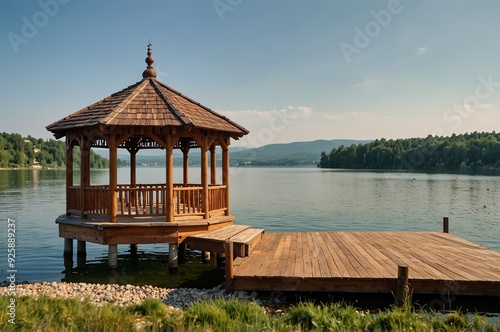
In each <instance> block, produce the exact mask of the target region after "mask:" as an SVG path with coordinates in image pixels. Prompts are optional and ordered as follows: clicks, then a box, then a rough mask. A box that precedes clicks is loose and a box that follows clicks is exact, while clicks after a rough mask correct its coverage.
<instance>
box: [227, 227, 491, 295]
mask: <svg viewBox="0 0 500 332" xmlns="http://www.w3.org/2000/svg"><path fill="white" fill-rule="evenodd" d="M398 266H399V267H404V268H406V267H407V272H408V287H409V290H410V292H412V293H414V294H417V293H421V294H445V295H446V294H452V295H488V296H500V252H497V251H495V250H491V249H488V248H485V247H482V246H480V245H477V244H475V243H472V242H469V241H466V240H464V239H462V238H459V237H457V236H453V235H450V234H447V233H434V232H411V233H410V232H293V233H265V234H264V235H263V236H262V239H261V241H260V242H259V243H258V244H256V245H255V247H254V248H253V252H252V254H251V255H250V256H249V257H244V258H240V257H238V258H236V259H235V260H234V263H233V266H232V268H230V269H229V271H230V273H231V274H232V275H231V277H232V278H230V280H228V281H230V282H231V283H232V289H234V290H269V291H271V290H274V291H326V292H357V293H391V292H394V293H396V291H397V285H398ZM400 277H401V276H400Z"/></svg>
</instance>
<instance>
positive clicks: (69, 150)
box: [66, 137, 73, 216]
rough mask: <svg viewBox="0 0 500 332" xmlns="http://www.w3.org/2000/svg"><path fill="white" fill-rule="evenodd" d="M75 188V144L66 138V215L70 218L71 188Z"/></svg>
mask: <svg viewBox="0 0 500 332" xmlns="http://www.w3.org/2000/svg"><path fill="white" fill-rule="evenodd" d="M71 186H73V143H72V142H71V141H70V140H69V139H68V138H67V137H66V215H67V216H69V215H70V214H69V212H68V210H69V201H70V197H69V187H71Z"/></svg>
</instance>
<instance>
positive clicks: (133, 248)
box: [130, 243, 139, 254]
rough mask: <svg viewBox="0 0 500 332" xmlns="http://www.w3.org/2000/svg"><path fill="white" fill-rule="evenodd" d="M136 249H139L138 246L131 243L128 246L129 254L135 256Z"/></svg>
mask: <svg viewBox="0 0 500 332" xmlns="http://www.w3.org/2000/svg"><path fill="white" fill-rule="evenodd" d="M137 248H139V246H138V245H137V244H135V243H132V244H131V245H130V253H131V254H137Z"/></svg>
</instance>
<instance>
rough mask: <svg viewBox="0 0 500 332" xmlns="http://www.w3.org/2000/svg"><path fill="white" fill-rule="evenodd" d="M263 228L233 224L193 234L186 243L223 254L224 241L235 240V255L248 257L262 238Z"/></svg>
mask: <svg viewBox="0 0 500 332" xmlns="http://www.w3.org/2000/svg"><path fill="white" fill-rule="evenodd" d="M263 233H264V230H263V229H255V228H251V227H250V226H244V225H231V226H227V227H222V228H219V229H216V230H213V231H209V232H204V233H200V234H196V235H191V236H189V237H188V238H187V239H186V243H187V244H188V246H189V247H190V248H191V249H194V250H202V251H210V252H215V253H218V254H223V253H224V252H225V251H224V242H225V241H232V242H233V252H234V256H235V257H246V256H248V255H249V254H250V252H251V251H252V250H253V248H254V247H255V245H256V244H257V243H258V242H259V241H260V240H261V238H262V234H263Z"/></svg>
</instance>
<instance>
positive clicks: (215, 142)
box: [47, 44, 248, 265]
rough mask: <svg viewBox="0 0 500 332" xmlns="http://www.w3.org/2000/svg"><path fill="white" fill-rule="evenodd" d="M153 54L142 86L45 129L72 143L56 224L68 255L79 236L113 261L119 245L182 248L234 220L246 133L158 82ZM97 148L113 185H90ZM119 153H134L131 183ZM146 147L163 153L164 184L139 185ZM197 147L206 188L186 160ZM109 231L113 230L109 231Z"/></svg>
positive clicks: (81, 242) (81, 244) (82, 247)
mask: <svg viewBox="0 0 500 332" xmlns="http://www.w3.org/2000/svg"><path fill="white" fill-rule="evenodd" d="M147 54H148V57H147V58H146V63H147V68H146V70H145V71H144V72H143V73H142V77H143V79H142V80H141V81H139V82H137V83H135V84H133V85H131V86H129V87H127V88H125V89H123V90H121V91H119V92H116V93H114V94H112V95H111V96H109V97H106V98H104V99H102V100H100V101H98V102H96V103H94V104H92V105H90V106H88V107H85V108H84V109H82V110H80V111H78V112H76V113H73V114H71V115H69V116H67V117H65V118H63V119H61V120H59V121H56V122H54V123H53V124H51V125H49V126H47V130H49V131H51V132H52V133H53V134H54V136H55V137H56V138H58V139H59V138H62V137H65V138H66V213H65V215H62V216H61V217H59V218H58V219H57V220H56V222H57V223H58V224H59V231H60V236H61V237H64V238H66V240H67V241H66V242H65V252H66V253H70V252H72V240H73V239H76V240H79V246H78V248H79V251H81V252H84V250H85V241H90V242H96V243H101V244H109V245H110V256H113V255H114V254H116V244H121V243H129V244H137V243H161V242H164V243H165V242H168V243H171V244H177V243H180V242H182V240H183V238H184V237H183V234H184V233H186V234H187V233H190V234H191V233H196V232H198V231H199V232H201V231H206V230H209V229H210V228H211V227H212V228H213V227H219V226H220V227H221V226H223V225H226V224H231V223H232V222H233V220H234V217H232V216H231V213H230V199H229V144H230V139H231V138H233V139H239V138H241V137H242V136H244V135H246V134H247V133H248V131H247V130H246V129H245V128H243V127H242V126H240V125H238V124H236V123H234V122H232V121H231V120H229V119H228V118H226V117H224V116H222V115H220V114H218V113H216V112H214V111H212V110H211V109H209V108H207V107H205V106H203V105H201V104H200V103H197V102H195V101H194V100H192V99H190V98H188V97H186V96H184V95H182V94H181V93H180V92H178V91H176V90H174V89H172V88H171V87H169V86H167V85H165V84H163V83H161V82H159V81H158V80H157V79H156V72H155V70H154V68H153V66H152V64H153V62H154V59H153V57H152V56H151V44H149V45H148V53H147ZM75 146H79V147H80V151H81V167H80V174H81V176H80V182H79V183H73V149H74V147H75ZM217 147H220V150H222V183H217V163H216V148H217ZM92 148H105V149H108V150H109V184H108V185H93V184H92V183H91V178H90V160H89V156H90V149H92ZM118 149H125V150H127V151H128V152H129V153H130V183H128V184H127V183H118V181H117V167H118V166H117V161H118V160H117V151H118ZM143 149H157V150H164V151H165V164H166V167H165V170H166V176H165V178H166V181H165V183H154V184H137V181H136V154H137V152H138V151H139V150H143ZM174 149H179V150H181V151H182V155H183V181H182V183H174V180H173V178H174V176H173V168H174V163H173V150H174ZM194 149H197V150H199V151H200V153H201V183H191V182H190V181H189V163H188V157H189V153H190V152H191V151H193V150H194ZM197 225H198V226H197ZM158 227H161V230H160V229H159V228H158ZM107 229H110V230H112V231H111V232H109V234H108V233H106V230H107ZM183 231H185V232H184V233H183ZM70 241H71V242H70ZM70 245H71V247H70ZM112 246H113V247H112ZM113 264H114V262H113V259H112V258H111V259H110V265H113Z"/></svg>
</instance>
